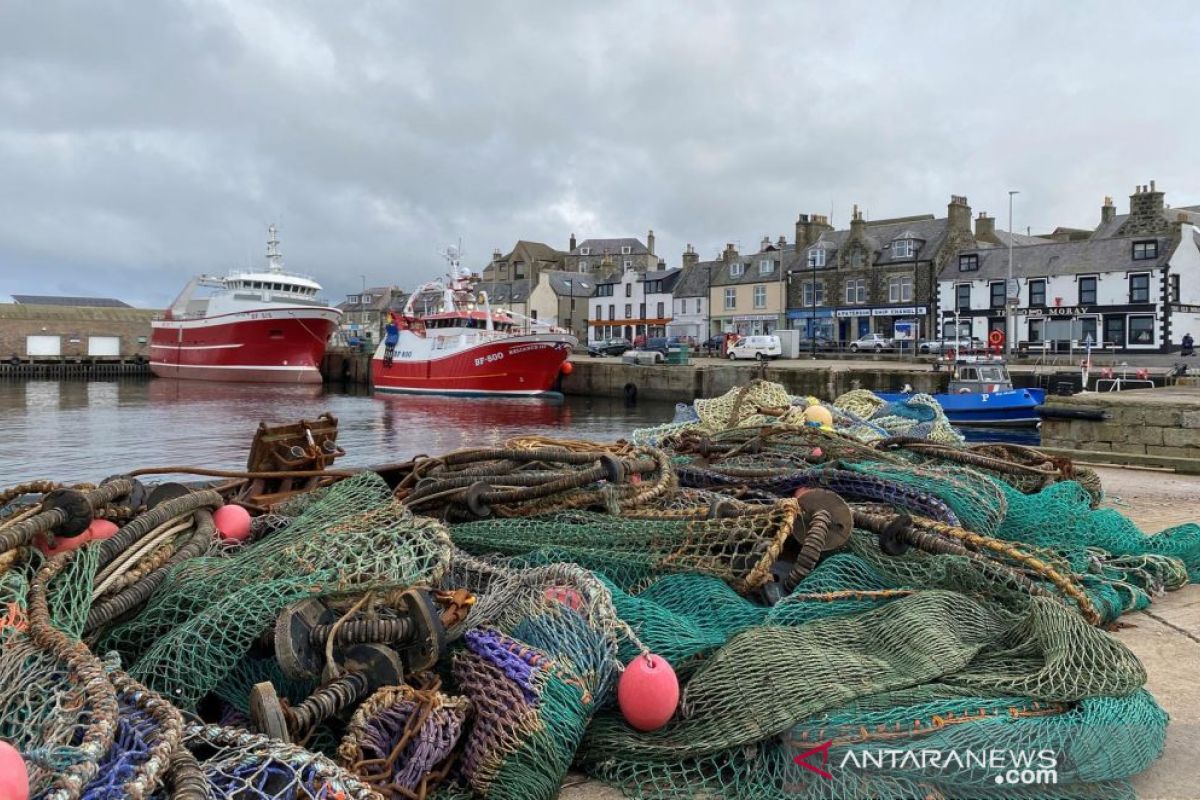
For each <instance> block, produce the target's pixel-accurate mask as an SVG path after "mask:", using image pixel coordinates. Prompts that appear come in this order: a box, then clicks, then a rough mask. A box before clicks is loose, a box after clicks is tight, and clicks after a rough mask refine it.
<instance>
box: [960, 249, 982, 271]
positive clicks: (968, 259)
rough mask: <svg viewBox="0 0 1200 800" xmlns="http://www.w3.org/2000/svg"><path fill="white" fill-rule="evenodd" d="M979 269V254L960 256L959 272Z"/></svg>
mask: <svg viewBox="0 0 1200 800" xmlns="http://www.w3.org/2000/svg"><path fill="white" fill-rule="evenodd" d="M978 269H979V256H978V255H977V254H975V253H971V254H970V255H965V256H959V257H958V271H959V272H975V271H976V270H978Z"/></svg>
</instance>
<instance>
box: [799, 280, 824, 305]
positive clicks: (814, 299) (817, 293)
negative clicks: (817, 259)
mask: <svg viewBox="0 0 1200 800" xmlns="http://www.w3.org/2000/svg"><path fill="white" fill-rule="evenodd" d="M824 304H825V285H824V284H823V283H821V282H820V281H805V282H804V305H806V306H809V307H812V306H820V305H824Z"/></svg>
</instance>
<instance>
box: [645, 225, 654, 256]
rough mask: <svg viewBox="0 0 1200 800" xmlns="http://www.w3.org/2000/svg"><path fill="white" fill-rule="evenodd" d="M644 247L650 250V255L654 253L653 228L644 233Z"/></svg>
mask: <svg viewBox="0 0 1200 800" xmlns="http://www.w3.org/2000/svg"><path fill="white" fill-rule="evenodd" d="M646 249H647V250H649V251H650V255H654V229H653V228H651V229H650V232H649V233H648V234H646Z"/></svg>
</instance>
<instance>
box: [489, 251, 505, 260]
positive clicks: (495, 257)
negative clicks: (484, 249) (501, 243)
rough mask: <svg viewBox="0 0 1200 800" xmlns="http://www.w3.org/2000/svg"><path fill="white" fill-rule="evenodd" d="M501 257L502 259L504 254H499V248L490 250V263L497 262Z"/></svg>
mask: <svg viewBox="0 0 1200 800" xmlns="http://www.w3.org/2000/svg"><path fill="white" fill-rule="evenodd" d="M503 257H504V254H503V253H501V252H500V249H499V248H496V249H495V250H492V261H499V260H500V259H501V258H503Z"/></svg>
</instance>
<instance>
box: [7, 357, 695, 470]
mask: <svg viewBox="0 0 1200 800" xmlns="http://www.w3.org/2000/svg"><path fill="white" fill-rule="evenodd" d="M323 411H328V412H330V413H331V414H333V415H334V416H335V417H337V418H338V422H339V435H338V443H339V444H340V445H341V446H342V447H343V448H345V450H346V453H347V455H346V457H345V459H343V460H342V461H339V462H338V465H339V466H340V465H342V464H343V463H344V464H345V465H346V466H368V465H371V464H380V463H385V462H390V461H402V460H405V459H408V458H411V457H412V456H414V455H418V454H421V453H443V452H446V451H449V450H453V449H455V448H457V447H466V446H479V445H490V444H499V443H500V442H503V441H504V440H505V439H508V438H510V437H512V436H517V435H520V434H534V433H536V434H540V435H546V436H562V437H571V438H580V439H597V440H600V441H605V440H609V441H611V440H612V439H616V438H619V437H621V436H627V435H629V433H630V432H631V431H632V430H633V429H634V428H638V427H644V426H646V425H656V424H658V423H660V422H666V421H669V420H670V419H671V417H672V415H673V413H674V406H673V405H671V404H669V403H646V402H642V403H638V404H637V406H634V407H628V406H626V405H625V404H624V402H623V401H622V400H619V399H613V398H585V397H569V398H561V399H557V400H541V399H536V398H525V399H492V398H467V397H442V396H432V395H430V396H417V395H394V396H379V397H375V396H372V395H371V394H369V392H368V391H367V390H366V389H365V388H362V387H352V389H351V390H349V391H347V390H342V389H340V388H333V387H322V386H278V385H257V384H236V383H229V384H226V383H209V382H203V381H175V380H166V379H157V380H124V381H27V382H4V383H0V431H3V432H4V436H3V442H4V448H5V451H6V452H5V453H4V455H3V456H0V486H10V485H13V484H15V483H19V482H21V481H26V480H31V479H34V478H43V477H44V478H54V479H55V480H72V481H75V480H80V481H82V480H92V481H94V480H99V479H102V478H104V477H106V476H108V475H112V474H115V473H119V472H122V471H125V470H130V469H135V468H138V467H149V466H168V465H171V466H176V465H189V466H205V467H212V468H220V469H245V467H246V454H247V452H248V449H249V446H250V441H251V439H252V438H253V436H254V432H255V430H256V429H257V428H258V424H259V422H262V421H267V422H292V421H296V420H298V419H300V418H307V419H312V418H314V417H316V416H317V415H318V414H320V413H321V412H323Z"/></svg>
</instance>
